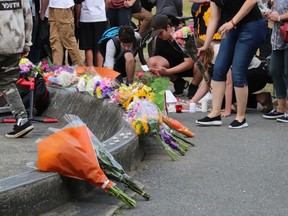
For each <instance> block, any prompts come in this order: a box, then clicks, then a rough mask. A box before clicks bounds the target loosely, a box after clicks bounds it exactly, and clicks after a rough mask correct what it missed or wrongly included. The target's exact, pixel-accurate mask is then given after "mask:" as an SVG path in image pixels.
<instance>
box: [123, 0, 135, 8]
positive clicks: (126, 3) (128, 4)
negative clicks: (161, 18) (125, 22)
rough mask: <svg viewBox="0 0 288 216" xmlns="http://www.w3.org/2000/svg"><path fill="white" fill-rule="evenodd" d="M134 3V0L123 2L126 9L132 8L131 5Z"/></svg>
mask: <svg viewBox="0 0 288 216" xmlns="http://www.w3.org/2000/svg"><path fill="white" fill-rule="evenodd" d="M135 1H136V0H126V1H125V2H124V6H125V7H126V8H129V7H132V5H133V4H134V3H135Z"/></svg>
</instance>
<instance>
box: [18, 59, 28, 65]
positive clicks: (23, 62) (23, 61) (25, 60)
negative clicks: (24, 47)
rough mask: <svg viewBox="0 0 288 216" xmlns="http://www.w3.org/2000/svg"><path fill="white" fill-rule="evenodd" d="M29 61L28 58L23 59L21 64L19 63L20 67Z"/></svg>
mask: <svg viewBox="0 0 288 216" xmlns="http://www.w3.org/2000/svg"><path fill="white" fill-rule="evenodd" d="M28 61H29V59H28V58H21V59H20V62H19V66H21V65H24V64H25V63H26V62H28Z"/></svg>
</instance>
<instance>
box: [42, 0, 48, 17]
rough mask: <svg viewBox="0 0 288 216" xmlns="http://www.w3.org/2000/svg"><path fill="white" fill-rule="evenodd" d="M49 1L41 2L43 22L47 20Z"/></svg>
mask: <svg viewBox="0 0 288 216" xmlns="http://www.w3.org/2000/svg"><path fill="white" fill-rule="evenodd" d="M48 5H49V0H41V9H40V19H41V20H42V21H43V20H44V18H45V12H46V10H47V8H48Z"/></svg>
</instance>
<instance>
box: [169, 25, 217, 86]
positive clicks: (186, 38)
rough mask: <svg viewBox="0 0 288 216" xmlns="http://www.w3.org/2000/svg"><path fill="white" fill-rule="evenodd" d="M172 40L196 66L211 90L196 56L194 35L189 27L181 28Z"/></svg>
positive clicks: (199, 60)
mask: <svg viewBox="0 0 288 216" xmlns="http://www.w3.org/2000/svg"><path fill="white" fill-rule="evenodd" d="M173 37H174V39H175V40H176V42H177V43H178V45H179V47H180V48H181V49H182V51H183V52H184V53H186V54H187V55H188V56H189V57H190V58H191V59H192V60H193V61H194V62H195V64H196V66H197V67H198V69H199V71H200V72H201V74H202V76H203V78H204V80H205V81H206V83H207V85H208V86H209V88H210V89H211V85H210V80H209V79H208V77H207V75H206V70H205V67H204V65H203V62H202V61H201V59H200V58H199V57H198V56H197V53H198V50H197V45H196V41H195V37H196V36H195V33H194V32H193V31H192V30H191V29H190V28H189V27H183V28H181V29H179V30H178V31H176V32H175V33H174V34H173Z"/></svg>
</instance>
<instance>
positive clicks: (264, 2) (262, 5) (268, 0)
mask: <svg viewBox="0 0 288 216" xmlns="http://www.w3.org/2000/svg"><path fill="white" fill-rule="evenodd" d="M258 6H259V9H260V11H261V13H262V15H263V16H264V18H265V22H266V26H267V34H266V40H265V42H264V43H263V44H262V45H261V46H260V47H259V56H260V57H262V58H267V57H268V56H270V55H271V51H272V46H271V34H272V26H270V24H269V22H268V19H267V18H266V17H265V13H266V12H267V11H270V10H271V8H272V6H273V0H259V1H258Z"/></svg>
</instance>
